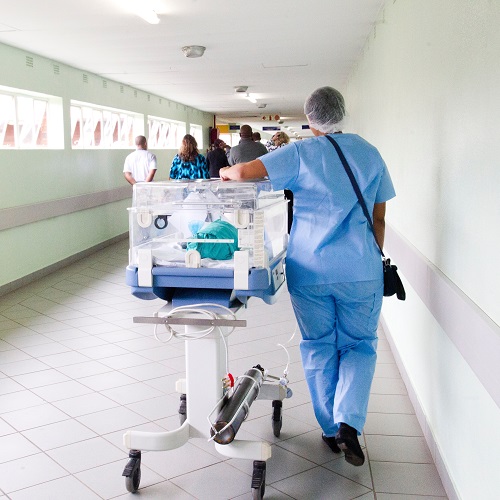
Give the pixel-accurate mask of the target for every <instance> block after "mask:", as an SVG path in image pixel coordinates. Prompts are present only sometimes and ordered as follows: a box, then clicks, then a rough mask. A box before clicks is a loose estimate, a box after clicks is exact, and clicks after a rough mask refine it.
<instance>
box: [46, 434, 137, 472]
mask: <svg viewBox="0 0 500 500" xmlns="http://www.w3.org/2000/svg"><path fill="white" fill-rule="evenodd" d="M47 455H49V456H50V457H51V458H53V459H54V460H55V461H56V462H57V463H59V464H60V465H61V466H62V467H64V468H65V469H66V470H67V471H69V472H71V473H72V474H75V473H77V472H82V471H84V470H88V469H94V468H95V467H99V466H101V465H105V464H107V463H109V462H116V461H118V460H126V457H127V456H128V454H126V453H124V452H123V451H121V450H119V449H118V448H117V447H116V446H113V445H112V444H111V443H109V442H108V441H106V440H105V439H103V438H101V437H97V438H94V439H88V440H86V441H81V442H79V443H74V444H70V445H68V446H63V447H62V448H55V449H53V450H49V451H47Z"/></svg>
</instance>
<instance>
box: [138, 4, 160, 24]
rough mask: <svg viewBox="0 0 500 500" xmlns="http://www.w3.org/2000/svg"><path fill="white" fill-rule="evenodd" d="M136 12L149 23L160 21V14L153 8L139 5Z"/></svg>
mask: <svg viewBox="0 0 500 500" xmlns="http://www.w3.org/2000/svg"><path fill="white" fill-rule="evenodd" d="M135 13H136V14H137V15H138V16H139V17H141V18H142V19H144V21H146V22H148V23H149V24H158V23H159V22H160V18H159V17H158V14H157V13H156V12H155V11H154V10H153V9H141V8H140V7H139V8H138V9H137V10H136V11H135Z"/></svg>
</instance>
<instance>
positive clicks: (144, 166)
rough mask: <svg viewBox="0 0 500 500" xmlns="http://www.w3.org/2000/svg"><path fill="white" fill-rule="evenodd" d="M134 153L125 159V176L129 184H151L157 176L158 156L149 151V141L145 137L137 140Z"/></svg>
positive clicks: (140, 136) (139, 136)
mask: <svg viewBox="0 0 500 500" xmlns="http://www.w3.org/2000/svg"><path fill="white" fill-rule="evenodd" d="M135 147H136V148H137V149H136V150H135V151H134V152H133V153H130V154H129V155H128V156H127V157H126V158H125V164H124V166H123V175H124V176H125V179H127V181H128V183H129V184H132V185H134V184H135V183H136V182H151V181H152V180H153V178H154V176H155V174H156V155H154V154H153V153H150V152H149V151H148V141H147V140H146V138H145V137H144V136H143V135H138V136H137V137H136V138H135Z"/></svg>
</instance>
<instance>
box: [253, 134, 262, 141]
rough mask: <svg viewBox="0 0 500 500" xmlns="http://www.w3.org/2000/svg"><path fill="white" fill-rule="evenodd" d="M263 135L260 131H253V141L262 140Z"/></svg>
mask: <svg viewBox="0 0 500 500" xmlns="http://www.w3.org/2000/svg"><path fill="white" fill-rule="evenodd" d="M261 139H262V137H261V136H260V132H253V133H252V141H254V142H260V141H261Z"/></svg>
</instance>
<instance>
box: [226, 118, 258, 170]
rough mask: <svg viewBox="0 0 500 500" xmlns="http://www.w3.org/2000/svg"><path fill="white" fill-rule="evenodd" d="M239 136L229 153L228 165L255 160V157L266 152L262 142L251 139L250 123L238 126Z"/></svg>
mask: <svg viewBox="0 0 500 500" xmlns="http://www.w3.org/2000/svg"><path fill="white" fill-rule="evenodd" d="M240 138H241V139H240V142H239V144H238V145H237V146H233V147H232V148H231V151H230V153H229V164H230V165H234V164H235V163H242V162H245V161H250V160H255V158H258V157H259V156H262V155H265V154H266V153H267V149H266V146H264V144H262V143H261V142H254V141H253V140H252V127H250V125H242V126H241V127H240Z"/></svg>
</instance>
